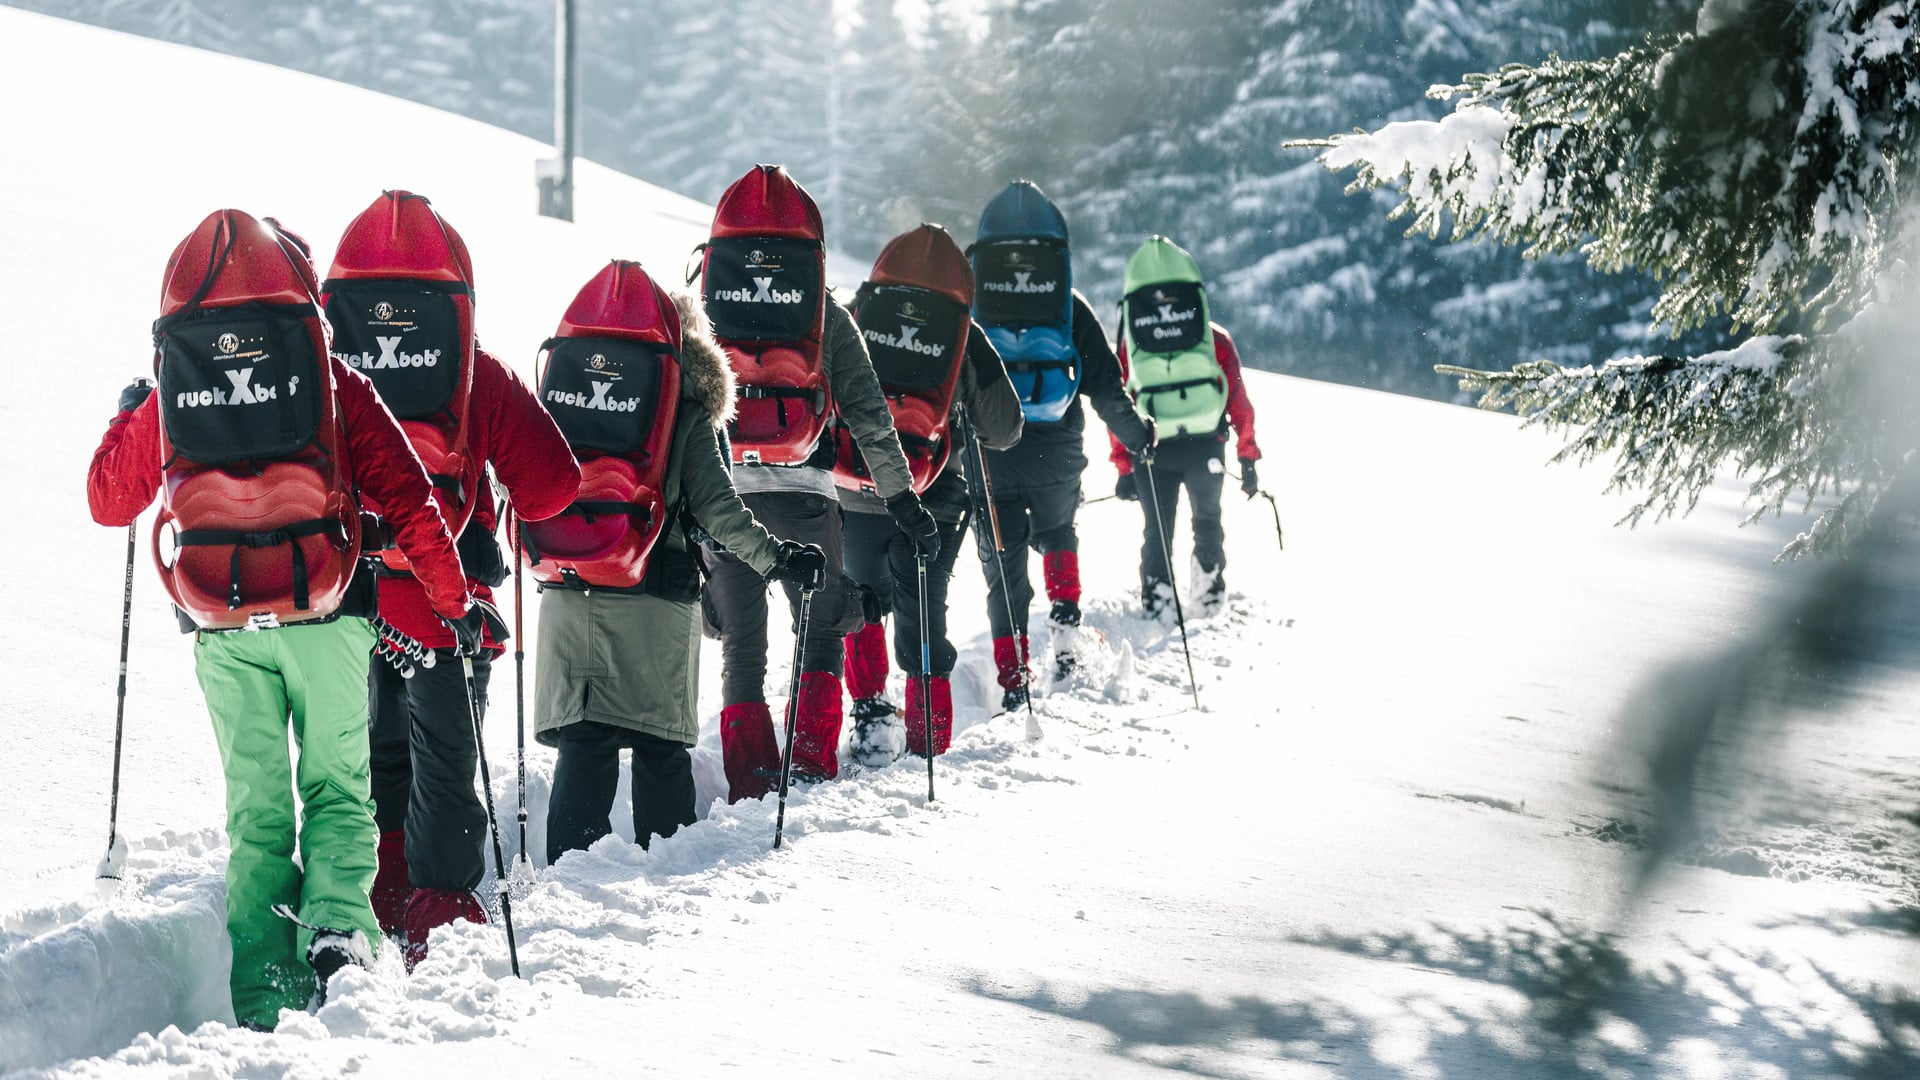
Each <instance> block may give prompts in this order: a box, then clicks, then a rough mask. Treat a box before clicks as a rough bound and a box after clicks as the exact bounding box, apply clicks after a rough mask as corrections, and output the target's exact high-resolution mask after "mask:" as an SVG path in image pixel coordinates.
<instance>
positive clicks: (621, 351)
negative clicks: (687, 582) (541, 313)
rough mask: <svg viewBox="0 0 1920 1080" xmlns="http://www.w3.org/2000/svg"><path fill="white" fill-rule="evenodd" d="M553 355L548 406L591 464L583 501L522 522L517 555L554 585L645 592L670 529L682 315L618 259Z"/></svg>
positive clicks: (553, 345) (571, 310) (565, 322)
mask: <svg viewBox="0 0 1920 1080" xmlns="http://www.w3.org/2000/svg"><path fill="white" fill-rule="evenodd" d="M541 348H542V349H543V350H544V351H545V354H546V355H545V358H544V360H543V361H542V363H541V365H540V380H539V387H540V390H539V393H540V403H541V404H542V405H544V406H546V408H547V412H549V413H550V414H552V416H553V421H554V423H555V424H557V425H558V426H559V428H560V433H561V434H562V435H564V436H566V440H567V445H568V446H570V447H572V448H573V454H574V457H576V458H578V459H579V461H580V494H579V495H578V496H577V497H576V498H575V500H574V502H573V503H572V504H570V505H569V506H568V507H567V508H566V509H565V510H562V511H561V512H560V513H558V514H556V515H554V516H553V517H551V518H548V519H547V520H545V521H517V522H516V528H517V534H516V536H515V537H514V547H515V550H517V551H520V552H522V553H524V557H525V559H526V562H527V565H528V567H529V569H530V570H531V571H532V573H533V577H534V580H536V581H539V582H542V583H543V584H547V585H560V586H564V587H568V588H596V587H597V588H615V589H625V588H633V587H635V586H638V585H639V584H640V583H641V581H642V579H644V578H645V577H646V575H647V558H648V556H649V555H650V554H651V553H652V551H653V545H654V543H655V541H657V540H659V538H660V533H661V531H662V530H663V529H664V527H665V526H666V523H667V507H666V487H667V465H668V462H669V459H670V458H671V456H672V453H673V426H674V421H675V420H676V418H677V417H678V415H679V408H680V313H679V310H678V309H677V308H675V307H674V306H673V298H672V297H670V296H668V295H667V292H666V290H665V289H662V288H661V287H660V286H659V285H658V284H657V283H655V282H654V280H653V279H652V278H651V277H649V276H647V272H646V271H645V270H643V269H641V268H640V264H639V263H636V262H627V261H625V260H620V259H616V260H614V262H612V263H611V264H609V265H608V266H607V267H606V268H605V269H603V270H601V271H600V273H598V274H596V275H595V276H594V278H593V280H592V281H589V282H587V284H586V286H585V287H584V288H582V289H581V290H580V293H579V295H578V296H576V297H574V299H573V304H572V306H570V307H568V308H567V313H566V314H565V315H564V316H562V317H561V319H560V328H559V329H558V330H556V331H554V336H553V337H551V338H549V339H548V340H547V342H546V343H545V344H544V345H542V346H541Z"/></svg>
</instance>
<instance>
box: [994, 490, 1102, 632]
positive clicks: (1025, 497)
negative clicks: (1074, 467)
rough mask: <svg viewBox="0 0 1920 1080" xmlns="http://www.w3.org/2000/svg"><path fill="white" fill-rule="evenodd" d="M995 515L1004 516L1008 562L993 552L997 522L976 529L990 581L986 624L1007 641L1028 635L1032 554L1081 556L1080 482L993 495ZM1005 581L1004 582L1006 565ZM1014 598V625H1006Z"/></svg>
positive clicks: (1002, 529) (1002, 525)
mask: <svg viewBox="0 0 1920 1080" xmlns="http://www.w3.org/2000/svg"><path fill="white" fill-rule="evenodd" d="M993 507H994V511H995V512H996V513H998V514H999V516H1000V540H1001V542H1002V544H1004V545H1005V549H1006V555H1005V558H1004V560H1003V559H1002V558H1001V557H1000V556H999V555H996V554H995V552H994V547H993V523H992V522H990V521H983V522H981V523H980V527H979V528H978V529H975V530H974V539H975V541H976V546H977V547H978V548H979V551H980V565H981V568H982V569H983V570H984V571H985V572H986V577H987V622H988V623H989V624H990V625H991V626H992V627H993V636H994V637H997V638H1003V637H1008V636H1010V635H1012V634H1013V633H1015V632H1016V629H1017V631H1018V632H1019V633H1022V634H1024V633H1026V632H1027V609H1028V608H1030V607H1031V606H1033V579H1032V577H1030V576H1029V575H1028V573H1027V556H1028V553H1029V552H1030V551H1037V552H1039V553H1040V554H1042V555H1046V554H1049V553H1051V552H1055V551H1079V550H1080V536H1079V534H1078V533H1076V532H1075V531H1074V528H1073V517H1074V514H1075V512H1076V511H1078V510H1079V508H1080V478H1079V477H1077V476H1076V477H1074V478H1073V479H1072V480H1070V481H1068V482H1066V483H1064V484H1048V485H1047V486H1045V487H1036V488H1027V489H1024V490H1016V491H1004V492H1003V491H998V490H996V491H995V492H994V493H993ZM1003 561H1004V563H1005V565H1006V579H1005V580H1004V581H1003V580H1001V574H1000V569H1001V564H1002V562H1003ZM1009 594H1011V599H1012V607H1013V616H1012V617H1013V619H1014V623H1013V624H1012V625H1009V624H1008V622H1007V618H1008V616H1007V607H1008V598H1009Z"/></svg>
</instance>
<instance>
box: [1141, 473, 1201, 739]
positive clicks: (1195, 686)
mask: <svg viewBox="0 0 1920 1080" xmlns="http://www.w3.org/2000/svg"><path fill="white" fill-rule="evenodd" d="M1140 469H1141V471H1142V472H1144V473H1146V474H1147V499H1148V501H1149V502H1151V503H1152V504H1153V527H1154V529H1155V531H1157V532H1158V533H1159V534H1160V557H1161V558H1162V559H1163V560H1164V561H1163V562H1162V563H1161V565H1162V566H1165V567H1166V568H1167V590H1168V591H1169V592H1171V593H1173V617H1174V619H1175V620H1176V621H1177V622H1179V624H1180V651H1181V652H1183V653H1186V654H1187V686H1188V687H1189V688H1190V689H1192V690H1193V707H1194V708H1196V709H1198V708H1199V707H1200V681H1199V680H1198V679H1195V678H1194V677H1193V649H1192V647H1190V646H1189V645H1188V644H1187V614H1186V612H1185V611H1182V610H1181V608H1180V586H1179V585H1177V584H1175V582H1174V580H1173V548H1171V547H1169V546H1168V545H1167V521H1166V518H1164V517H1163V516H1161V514H1160V487H1159V485H1157V484H1155V483H1154V482H1153V459H1152V458H1150V457H1149V458H1143V459H1141V461H1140Z"/></svg>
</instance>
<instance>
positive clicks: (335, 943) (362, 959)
mask: <svg viewBox="0 0 1920 1080" xmlns="http://www.w3.org/2000/svg"><path fill="white" fill-rule="evenodd" d="M348 964H353V965H355V966H356V967H363V968H369V967H372V966H373V949H372V948H371V947H369V946H368V945H367V935H365V934H362V933H360V932H359V931H357V930H356V931H354V932H353V933H348V932H346V931H345V930H316V931H314V934H313V943H312V944H311V945H308V946H307V966H308V967H311V968H312V969H313V982H314V995H315V997H316V998H318V1001H317V1004H320V1005H325V1004H326V1003H327V982H328V981H329V980H331V979H332V978H333V977H334V975H335V974H337V973H338V972H339V971H340V969H341V968H344V967H346V966H347V965H348Z"/></svg>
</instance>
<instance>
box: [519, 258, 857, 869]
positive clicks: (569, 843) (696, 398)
mask: <svg viewBox="0 0 1920 1080" xmlns="http://www.w3.org/2000/svg"><path fill="white" fill-rule="evenodd" d="M613 334H619V335H620V337H621V338H624V339H625V341H622V340H620V339H618V338H613V337H611V335H613ZM635 340H638V341H641V342H643V343H645V344H646V345H647V346H648V347H650V348H654V349H658V350H660V351H662V352H665V353H667V354H668V355H671V356H674V357H677V360H678V364H677V367H678V370H679V372H680V376H679V385H678V389H677V392H674V396H675V398H676V400H674V401H661V402H657V403H655V402H640V403H639V407H638V408H636V409H634V410H633V411H632V412H628V413H623V414H619V415H618V416H616V417H614V418H613V419H614V420H619V421H622V422H623V424H624V427H625V428H626V431H632V429H634V428H636V427H643V426H647V425H656V426H662V427H663V430H661V431H659V432H658V435H657V436H655V435H652V434H650V433H647V432H636V433H635V434H636V435H637V436H638V437H637V438H636V437H634V436H633V435H628V434H627V433H626V431H623V432H621V433H620V434H619V435H616V436H614V437H613V438H607V437H605V436H606V434H607V433H608V432H609V431H610V425H611V423H612V422H613V421H611V420H609V419H608V418H607V417H606V416H605V415H604V414H593V410H591V409H590V408H587V407H573V406H571V405H570V404H568V403H570V402H577V401H580V400H582V396H581V395H578V394H575V395H572V396H571V397H569V396H568V393H567V389H566V387H567V386H568V385H569V384H568V383H567V382H566V381H565V375H566V372H565V371H564V365H565V364H567V363H568V362H570V361H571V362H574V363H576V364H579V363H581V361H585V362H586V364H582V366H581V370H592V371H594V372H596V373H604V372H606V371H608V370H610V368H611V364H610V363H609V362H608V361H607V360H606V359H605V357H606V356H608V355H612V356H613V357H614V361H613V362H612V363H618V362H620V357H619V354H618V353H617V352H616V348H617V346H619V345H621V344H626V343H628V342H631V341H635ZM552 344H553V346H554V350H555V351H554V352H553V353H552V354H551V355H550V359H549V361H548V365H547V369H546V374H545V375H544V376H543V382H542V387H543V389H544V390H545V392H546V394H547V397H548V398H549V399H550V400H553V401H555V402H556V403H555V405H554V410H555V413H556V417H557V418H558V419H559V420H560V421H561V424H562V427H563V430H566V431H567V432H568V434H569V438H570V439H572V440H574V442H575V445H576V446H577V447H580V448H581V453H582V454H583V456H586V457H587V458H588V460H587V463H586V464H585V465H584V466H583V468H584V469H585V471H586V472H587V474H588V480H587V482H586V484H585V485H583V491H592V492H593V495H592V497H593V498H594V499H605V498H608V497H609V496H610V495H612V494H615V493H614V492H611V491H608V490H604V489H603V482H612V483H616V484H617V483H618V482H619V480H620V478H621V477H623V476H624V477H633V476H635V475H636V473H637V474H638V475H639V476H640V477H641V481H640V485H639V490H641V491H644V494H643V496H642V497H644V498H646V500H647V505H649V506H657V507H658V508H659V509H660V512H659V513H658V515H657V518H664V519H665V523H664V526H662V527H660V528H659V531H658V532H657V533H654V534H651V535H654V536H656V537H657V538H656V539H654V540H653V543H652V547H651V549H650V550H648V551H647V552H646V553H645V555H644V566H643V567H642V566H640V565H635V564H634V563H633V561H632V559H631V555H632V551H633V547H632V545H633V542H634V541H635V540H636V539H639V538H638V537H636V536H635V535H633V534H632V533H629V534H628V535H627V536H625V537H621V538H619V539H616V540H614V541H613V543H612V544H611V545H610V546H611V548H612V549H613V551H614V557H613V558H601V559H598V560H597V561H594V562H588V561H585V560H576V561H572V562H568V561H565V560H563V559H562V558H561V557H560V556H558V555H556V554H555V553H554V552H556V551H558V550H560V549H562V548H564V549H566V550H569V551H573V552H577V553H584V552H586V551H587V550H588V549H590V548H594V547H597V546H599V543H598V542H594V543H584V544H583V543H580V542H579V539H581V538H584V534H585V533H586V532H587V531H588V530H590V529H593V528H594V527H595V522H594V521H593V519H591V518H590V517H589V516H588V515H587V514H586V513H585V512H582V513H580V514H575V513H574V512H572V511H569V512H568V513H567V514H565V515H562V516H561V517H559V518H555V519H553V520H552V521H550V522H546V523H542V524H539V525H534V526H530V527H528V529H527V530H526V533H525V536H526V541H525V546H526V547H527V548H528V550H529V557H530V558H537V559H538V560H539V561H538V562H536V563H535V565H534V566H533V568H532V571H531V572H532V573H533V574H534V575H535V577H536V579H538V580H540V581H541V585H540V640H539V643H538V647H537V655H536V666H535V671H536V672H537V678H536V684H535V688H534V717H535V720H534V730H535V737H536V738H537V739H538V740H539V741H540V742H541V743H543V744H545V745H547V746H553V747H557V748H558V749H559V761H558V763H557V764H556V765H555V767H554V773H553V794H552V796H551V797H550V798H549V800H548V803H547V860H548V862H550V863H551V862H553V861H555V860H558V859H559V858H560V856H561V855H562V854H564V853H565V852H567V851H570V850H576V849H585V848H587V847H589V846H591V845H592V844H593V843H594V841H596V840H598V839H600V838H601V837H603V836H605V835H607V834H608V832H609V831H611V830H610V826H609V823H608V815H609V813H610V812H611V811H612V809H613V801H614V792H615V789H616V788H617V787H618V785H619V774H620V751H621V750H622V749H623V748H624V749H627V750H630V751H631V752H632V754H633V761H632V781H633V832H634V838H635V839H636V841H637V842H638V843H639V844H640V846H641V847H643V848H645V847H647V846H648V842H649V841H650V839H651V838H652V837H654V836H672V835H673V834H674V832H675V831H677V830H678V829H679V827H680V826H682V825H691V824H692V823H693V822H694V820H695V816H696V810H697V808H696V807H695V805H694V784H693V758H692V755H691V754H690V752H689V751H690V749H691V748H692V747H693V745H694V744H695V743H697V742H699V739H700V720H699V716H698V714H697V712H696V710H695V705H696V701H695V698H696V691H697V687H698V686H699V682H700V677H699V676H700V668H699V663H700V626H699V623H698V620H697V619H696V618H695V615H694V603H695V602H696V601H697V600H698V599H699V595H700V569H699V566H698V563H697V562H696V560H697V558H698V555H697V554H696V549H695V546H694V544H693V541H692V540H691V539H690V538H689V537H688V535H687V533H688V529H689V526H690V525H697V526H698V527H699V528H701V529H704V530H705V531H706V532H707V534H708V535H710V536H711V537H713V539H714V540H715V541H717V542H718V543H720V544H722V545H724V546H725V547H726V549H727V550H728V551H729V552H731V553H732V557H734V558H737V559H739V560H740V561H741V562H742V563H744V564H745V565H746V566H749V567H752V568H753V569H754V570H755V571H756V572H757V573H760V574H762V575H765V576H766V577H768V578H772V579H775V580H780V581H786V582H792V583H794V584H796V585H812V584H815V583H818V582H819V581H820V580H821V579H822V578H823V577H824V575H825V571H826V568H827V560H826V556H825V555H824V554H823V553H822V552H821V550H820V548H819V547H818V546H816V545H812V544H799V543H795V542H793V541H791V540H775V539H774V537H773V536H772V534H770V533H768V532H767V530H766V529H764V528H762V527H761V526H760V524H759V523H758V522H757V521H755V520H754V518H753V515H752V514H751V513H749V512H748V510H747V508H746V507H745V506H744V505H742V503H741V501H740V497H739V496H738V495H737V494H736V493H735V492H734V489H733V483H732V480H731V478H730V476H729V475H728V469H727V461H726V457H725V455H724V453H723V452H722V451H721V449H720V445H721V444H720V436H719V430H720V429H721V428H722V426H723V425H724V424H725V423H726V422H727V420H729V419H730V418H731V417H732V415H733V406H734V383H733V370H732V369H731V368H730V367H729V366H728V364H727V358H726V355H725V354H724V353H723V352H722V351H721V350H720V346H719V345H718V344H717V343H716V342H715V341H714V339H713V333H712V330H711V328H710V327H709V326H708V324H707V319H706V315H705V314H704V313H703V312H702V311H701V308H700V301H699V299H698V298H696V297H694V296H692V295H689V294H686V293H680V292H675V293H673V294H672V295H671V296H669V294H668V293H667V292H666V290H664V289H661V288H660V287H659V286H657V285H656V284H655V283H654V282H653V281H652V279H651V278H649V277H648V276H647V274H646V272H645V271H643V270H642V269H641V268H640V266H639V264H637V263H631V262H616V263H614V264H613V265H612V266H611V267H610V268H609V269H608V270H605V271H602V273H601V275H600V276H599V277H597V278H595V280H594V281H592V282H589V283H588V285H587V287H586V288H585V289H583V290H582V291H581V294H580V296H579V298H578V299H576V300H575V301H574V305H573V306H572V307H571V308H569V309H568V312H567V317H566V319H565V320H564V321H563V322H562V324H561V330H560V334H559V335H557V336H556V337H555V339H554V342H553V343H552ZM570 344H577V345H578V346H579V348H578V349H576V350H572V351H568V349H569V345H570ZM630 362H631V363H633V364H635V365H645V364H647V363H648V362H649V361H648V360H647V359H646V358H645V357H644V356H640V357H635V358H634V359H633V360H632V361H630ZM651 363H653V364H655V365H662V366H664V363H665V362H664V361H661V360H653V361H651ZM587 364H590V365H592V366H590V367H588V366H586V365H587ZM622 375H623V376H625V377H624V378H622V379H620V380H619V382H617V383H616V386H620V385H629V384H636V385H637V384H647V380H646V379H645V377H644V375H643V373H642V372H640V371H638V370H635V369H634V368H632V367H630V368H628V369H627V370H625V371H623V372H622ZM648 385H658V384H657V383H653V384H648ZM660 392H661V393H663V394H664V393H668V392H670V391H669V390H668V389H665V388H662V389H661V390H660ZM617 393H618V391H617V390H616V391H610V392H609V396H612V395H614V394H617ZM586 400H587V401H588V403H589V404H590V403H591V400H592V399H591V398H587V399H586ZM636 417H645V418H646V419H645V420H640V419H635V418H636ZM655 439H657V441H653V440H655ZM623 440H625V441H624V442H623ZM590 446H591V447H593V448H599V449H602V452H601V453H599V454H595V453H593V452H592V450H590V449H589V447H590ZM623 446H624V447H628V448H632V447H641V449H640V452H638V453H627V454H622V453H619V452H617V451H618V450H619V449H621V448H622V447H623ZM655 448H657V450H656V449H655ZM650 467H652V468H653V470H654V471H653V473H652V474H651V475H649V468H650ZM635 490H636V489H634V488H627V489H624V490H621V491H619V492H618V494H619V495H620V496H621V497H627V496H628V492H630V491H635ZM584 497H585V496H583V498H584ZM668 508H684V511H685V513H684V515H682V514H680V513H673V514H671V515H669V514H668V513H667V509H668ZM600 520H604V518H602V519H600ZM640 527H650V526H630V528H640ZM563 567H565V568H566V569H562V568H563ZM623 567H625V568H627V569H625V570H624V575H623ZM636 579H637V580H636Z"/></svg>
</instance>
